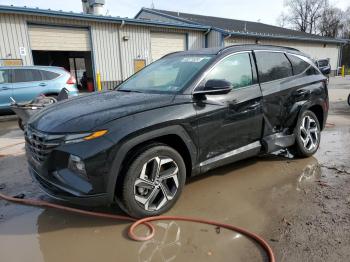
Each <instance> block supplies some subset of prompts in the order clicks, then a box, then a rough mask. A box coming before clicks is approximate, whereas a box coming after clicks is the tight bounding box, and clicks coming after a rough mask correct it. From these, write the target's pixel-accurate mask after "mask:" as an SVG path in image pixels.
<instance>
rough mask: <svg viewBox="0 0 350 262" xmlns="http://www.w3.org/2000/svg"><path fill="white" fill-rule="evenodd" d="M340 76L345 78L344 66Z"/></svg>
mask: <svg viewBox="0 0 350 262" xmlns="http://www.w3.org/2000/svg"><path fill="white" fill-rule="evenodd" d="M341 76H342V77H344V76H345V66H344V65H343V66H342V67H341Z"/></svg>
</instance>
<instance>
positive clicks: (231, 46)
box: [218, 44, 300, 54]
mask: <svg viewBox="0 0 350 262" xmlns="http://www.w3.org/2000/svg"><path fill="white" fill-rule="evenodd" d="M237 46H256V47H277V48H283V49H287V50H291V51H297V52H300V50H298V49H296V48H293V47H287V46H279V45H258V44H239V45H230V46H226V47H223V48H222V49H220V50H219V52H218V54H220V53H222V52H223V51H225V50H228V49H231V48H235V47H237Z"/></svg>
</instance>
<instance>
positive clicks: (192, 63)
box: [118, 55, 213, 93]
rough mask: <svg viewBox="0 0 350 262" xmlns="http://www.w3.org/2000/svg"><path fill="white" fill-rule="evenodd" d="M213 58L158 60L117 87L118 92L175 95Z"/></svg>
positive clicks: (197, 56)
mask: <svg viewBox="0 0 350 262" xmlns="http://www.w3.org/2000/svg"><path fill="white" fill-rule="evenodd" d="M212 57H213V56H211V55H191V56H190V55H188V56H175V57H165V58H163V59H160V60H158V61H156V62H154V63H152V64H150V65H149V66H147V67H146V68H144V69H143V70H142V71H140V72H138V73H137V74H135V75H133V76H132V77H130V78H129V79H128V80H126V81H125V82H124V83H122V84H121V85H119V87H118V91H134V92H142V93H152V92H154V93H176V92H178V91H180V90H181V89H183V88H184V87H185V86H186V84H187V83H188V82H189V81H190V80H191V79H192V78H193V77H194V76H195V75H196V74H197V73H198V72H199V70H201V69H202V68H203V67H204V65H206V64H207V63H208V62H209V61H210V59H211V58H212Z"/></svg>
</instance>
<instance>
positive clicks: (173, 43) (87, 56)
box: [0, 6, 208, 89]
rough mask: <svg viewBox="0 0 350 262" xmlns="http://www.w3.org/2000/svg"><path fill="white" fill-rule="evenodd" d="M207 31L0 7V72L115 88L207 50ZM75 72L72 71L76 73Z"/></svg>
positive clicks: (180, 25)
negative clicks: (68, 75)
mask: <svg viewBox="0 0 350 262" xmlns="http://www.w3.org/2000/svg"><path fill="white" fill-rule="evenodd" d="M207 30H208V27H207V26H201V25H192V24H187V23H183V22H161V21H144V20H139V19H128V18H120V17H109V16H100V15H92V14H77V13H70V12H60V11H52V10H41V9H32V8H24V7H12V6H0V66H1V65H17V64H20V65H55V66H62V67H64V68H66V69H67V70H70V71H71V72H73V73H75V74H76V77H77V79H78V80H79V78H80V77H81V75H82V73H83V72H87V75H88V76H89V78H91V79H92V82H95V81H96V74H97V73H100V74H101V81H102V85H103V87H104V88H105V89H106V88H113V87H114V86H115V85H116V84H117V83H119V82H121V81H122V80H125V79H126V78H128V77H129V76H130V75H132V74H134V73H135V71H137V70H139V69H140V68H142V67H143V66H144V65H147V64H149V63H151V62H152V61H154V60H156V59H159V58H160V57H162V56H163V55H165V54H167V53H170V52H174V51H183V50H187V49H198V48H202V47H204V41H205V36H204V33H205V32H206V31H207ZM73 69H74V70H73Z"/></svg>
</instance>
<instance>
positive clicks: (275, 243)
mask: <svg viewBox="0 0 350 262" xmlns="http://www.w3.org/2000/svg"><path fill="white" fill-rule="evenodd" d="M349 92H350V79H349V78H347V79H339V78H337V79H331V88H330V98H331V111H330V115H329V118H328V121H327V122H328V123H329V124H328V125H327V128H326V129H325V130H324V132H323V133H322V142H321V146H320V149H319V151H318V152H317V154H316V155H315V156H314V157H310V158H307V159H293V158H288V157H285V156H277V155H267V156H261V157H257V158H253V159H248V160H244V161H241V162H239V163H235V164H232V165H229V166H225V167H222V168H219V169H216V170H213V171H211V172H210V173H208V174H205V175H202V176H200V177H197V178H194V179H191V180H190V181H188V182H187V185H186V187H185V189H184V192H183V195H182V197H181V198H180V199H179V202H178V203H177V204H176V206H175V207H174V208H173V209H172V210H171V211H170V212H169V213H168V214H169V215H187V216H195V217H203V218H208V219H214V220H218V221H221V222H225V223H231V224H234V225H238V226H242V227H245V228H247V229H249V230H251V231H254V232H256V233H257V234H259V235H261V236H263V237H264V238H265V239H266V240H267V241H268V242H269V243H270V244H271V246H272V247H273V249H274V252H275V254H276V257H277V261H349V257H350V193H349V192H350V161H349V160H350V107H349V106H348V105H347V104H346V101H345V100H346V96H347V94H348V93H349ZM0 192H2V193H5V194H9V195H16V194H21V193H22V194H25V197H26V198H42V199H46V200H49V201H53V200H51V199H50V198H48V197H46V196H45V195H44V194H43V193H42V191H41V190H40V189H39V188H38V186H37V185H36V184H35V183H33V182H32V180H31V178H30V177H29V174H28V172H27V165H26V162H25V156H24V152H23V134H22V132H21V131H20V130H19V129H18V128H17V125H16V122H15V121H14V120H12V121H11V120H7V121H5V122H0ZM102 210H103V211H105V212H113V213H117V214H121V211H120V210H118V208H116V207H111V208H103V209H102ZM127 226H128V223H124V222H118V221H111V220H107V219H95V218H88V217H83V216H80V215H72V214H67V213H63V212H60V211H55V210H43V209H38V208H32V207H25V206H18V205H13V204H8V203H5V202H4V201H0V261H6V262H12V261H13V262H17V261H18V262H19V261H21V262H22V261H47V262H53V261H86V262H88V261H264V259H266V258H265V257H264V253H263V252H262V251H261V250H260V249H259V248H258V247H257V246H256V245H255V244H254V243H252V242H251V241H250V240H248V239H246V238H245V237H244V236H242V235H240V234H237V233H232V232H230V231H227V230H223V229H217V228H213V227H210V226H205V225H197V224H189V223H183V222H174V221H164V222H159V223H156V229H157V234H156V237H155V238H154V239H153V240H150V241H147V242H143V243H140V242H133V241H130V240H128V239H127V236H126V228H127ZM145 232H146V230H145V229H140V230H139V233H140V234H142V233H145Z"/></svg>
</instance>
